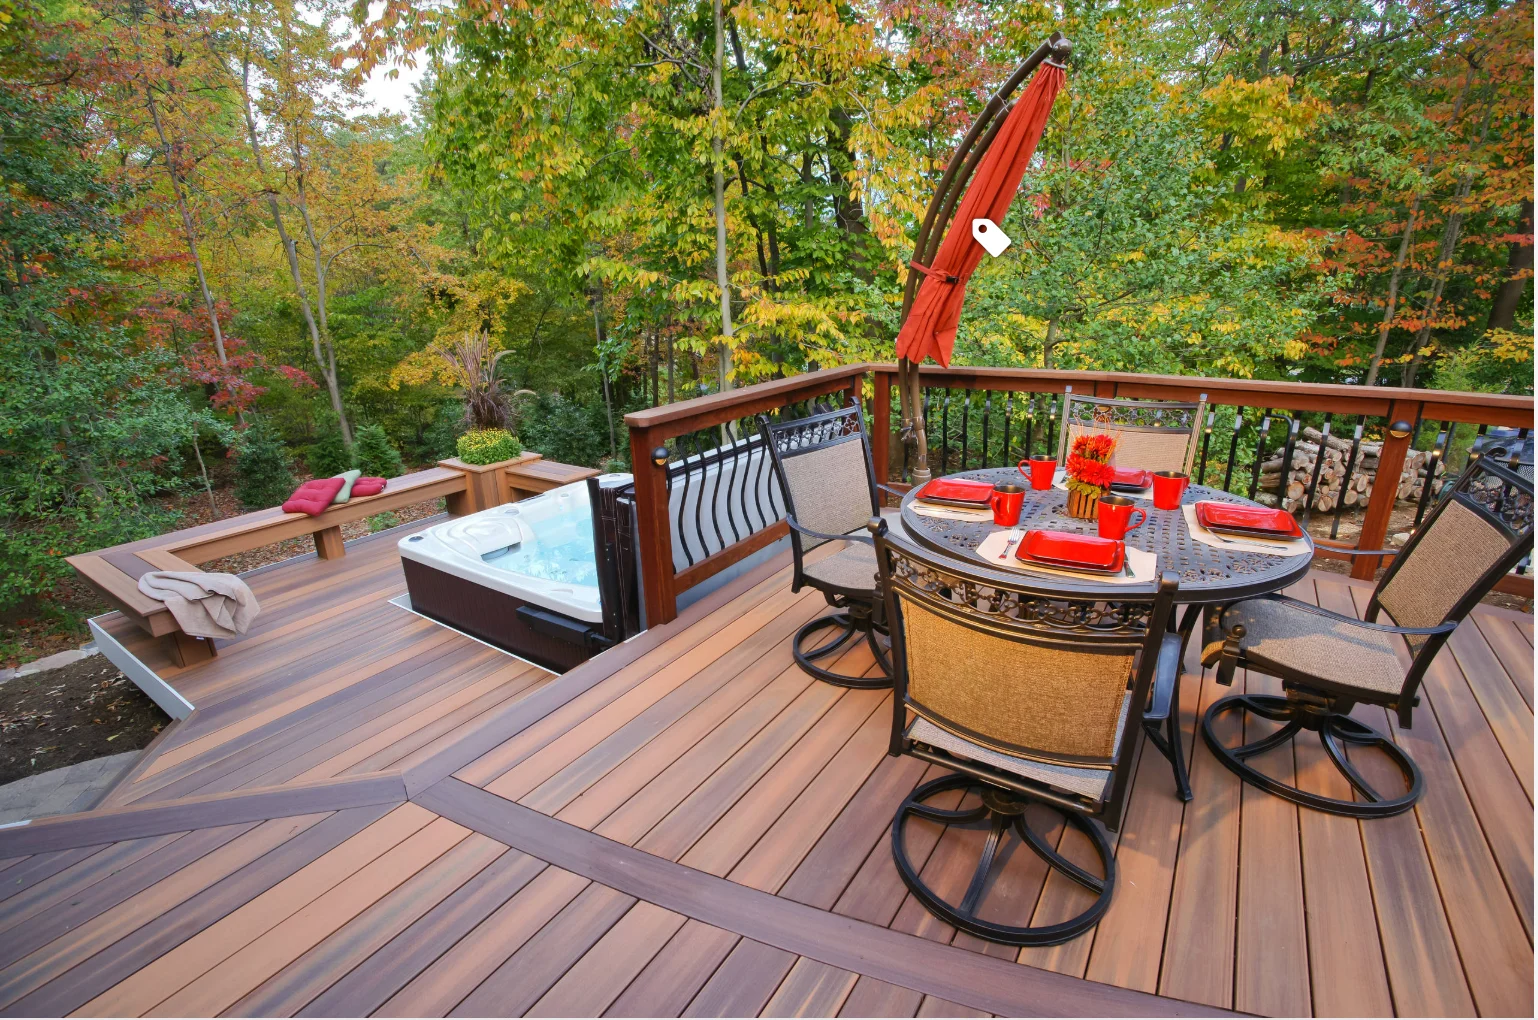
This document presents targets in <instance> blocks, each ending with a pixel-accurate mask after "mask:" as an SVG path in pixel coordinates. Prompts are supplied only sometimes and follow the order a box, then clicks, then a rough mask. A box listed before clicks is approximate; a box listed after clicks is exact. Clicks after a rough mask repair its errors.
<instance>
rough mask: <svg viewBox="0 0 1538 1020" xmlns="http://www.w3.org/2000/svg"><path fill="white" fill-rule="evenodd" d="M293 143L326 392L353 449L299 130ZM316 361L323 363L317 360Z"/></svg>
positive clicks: (295, 177) (300, 208) (295, 180)
mask: <svg viewBox="0 0 1538 1020" xmlns="http://www.w3.org/2000/svg"><path fill="white" fill-rule="evenodd" d="M292 130H293V132H294V141H293V144H292V146H291V151H292V152H293V154H294V169H295V170H296V171H297V172H296V173H295V174H294V192H295V197H296V198H297V199H298V203H297V204H298V206H299V220H300V222H301V223H303V224H304V236H305V240H307V241H309V243H310V254H311V256H312V259H313V261H314V262H315V315H316V320H317V322H316V325H318V326H319V328H320V346H321V348H322V349H323V350H324V351H325V355H326V360H325V362H324V363H323V364H322V366H321V368H322V371H323V372H324V373H325V375H326V388H327V389H328V390H330V391H331V393H332V397H333V399H332V404H333V405H334V406H335V407H336V408H337V412H336V414H337V420H338V423H339V424H340V425H341V428H342V441H343V442H345V443H346V444H347V445H348V446H351V445H352V426H351V425H350V424H349V423H348V421H347V415H346V414H344V413H343V412H342V410H341V407H342V396H341V392H340V389H339V387H338V385H337V373H336V348H335V347H333V346H332V344H331V326H330V324H329V323H328V322H327V321H326V264H325V262H324V261H323V260H322V258H321V250H320V241H319V240H317V239H316V237H315V224H314V223H313V222H312V221H311V220H310V201H309V196H308V195H307V194H306V193H305V171H304V154H303V153H302V152H301V151H300V149H299V142H298V126H297V125H296V126H295V127H294V128H293V129H292ZM316 360H317V361H318V360H320V359H319V357H318V356H317V358H316Z"/></svg>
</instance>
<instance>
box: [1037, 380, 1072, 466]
mask: <svg viewBox="0 0 1538 1020" xmlns="http://www.w3.org/2000/svg"><path fill="white" fill-rule="evenodd" d="M1063 413H1064V414H1067V413H1068V395H1067V394H1066V393H1065V394H1064V395H1063ZM1056 436H1057V397H1056V395H1054V396H1052V397H1051V398H1050V400H1049V402H1048V404H1047V431H1046V434H1045V435H1043V436H1042V437H1041V438H1042V445H1043V446H1044V447H1045V449H1044V450H1043V452H1044V453H1050V454H1052V455H1053V456H1054V457H1055V456H1057V449H1056V448H1055V447H1054V446H1053V443H1055V442H1056V441H1057V440H1056V438H1055V437H1056ZM1064 459H1065V460H1066V459H1067V458H1066V451H1065V457H1064Z"/></svg>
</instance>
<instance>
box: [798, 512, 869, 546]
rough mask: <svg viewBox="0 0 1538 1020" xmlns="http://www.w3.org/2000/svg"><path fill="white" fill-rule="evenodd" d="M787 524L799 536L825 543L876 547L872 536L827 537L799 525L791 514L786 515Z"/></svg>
mask: <svg viewBox="0 0 1538 1020" xmlns="http://www.w3.org/2000/svg"><path fill="white" fill-rule="evenodd" d="M785 523H786V524H788V525H790V528H791V530H792V531H794V532H795V533H796V534H798V535H805V536H806V537H807V538H818V539H822V540H823V541H824V542H864V543H865V544H866V545H870V546H874V545H875V544H876V540H875V539H874V538H872V537H871V536H870V535H856V534H852V533H851V534H848V535H826V534H823V533H822V532H821V531H813V530H812V529H811V528H804V527H802V526H801V525H799V524H797V523H796V519H795V518H794V517H792V516H790V515H789V514H786V515H785Z"/></svg>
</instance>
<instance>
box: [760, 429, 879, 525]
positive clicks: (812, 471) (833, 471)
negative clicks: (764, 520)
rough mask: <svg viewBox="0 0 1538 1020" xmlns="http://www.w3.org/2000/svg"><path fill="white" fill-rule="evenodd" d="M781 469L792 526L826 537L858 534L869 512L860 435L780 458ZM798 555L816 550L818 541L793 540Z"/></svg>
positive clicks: (868, 496)
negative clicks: (799, 548) (855, 532)
mask: <svg viewBox="0 0 1538 1020" xmlns="http://www.w3.org/2000/svg"><path fill="white" fill-rule="evenodd" d="M780 468H781V470H782V472H783V473H784V479H785V487H786V489H787V490H788V491H787V495H788V496H789V497H790V503H791V508H792V511H793V513H794V516H795V518H796V523H797V524H800V525H801V526H802V527H803V528H810V529H811V530H813V531H821V532H823V533H824V534H828V535H847V534H848V533H849V532H851V531H854V530H855V529H857V528H863V527H864V526H865V522H866V521H869V520H870V518H871V514H872V512H873V510H872V508H871V499H870V483H869V480H868V478H867V475H868V474H869V469H868V468H867V466H866V463H865V443H864V438H863V436H862V434H861V433H859V432H855V433H853V434H851V435H849V436H848V437H846V438H844V439H842V440H840V441H836V442H833V443H828V444H826V445H821V446H816V447H813V448H812V449H810V450H807V451H806V452H804V453H803V452H799V451H792V452H788V453H783V454H781V460H780ZM797 537H798V538H799V540H800V541H801V548H802V549H803V550H811V549H815V548H817V547H818V546H819V545H822V544H823V543H822V542H821V541H820V540H818V539H813V538H808V537H806V536H804V535H802V536H797Z"/></svg>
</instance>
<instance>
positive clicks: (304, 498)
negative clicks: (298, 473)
mask: <svg viewBox="0 0 1538 1020" xmlns="http://www.w3.org/2000/svg"><path fill="white" fill-rule="evenodd" d="M342 485H343V480H342V479H341V478H312V479H310V480H309V481H308V482H305V483H304V484H303V485H301V486H299V488H297V489H295V490H294V494H293V495H292V496H290V497H288V500H287V501H286V502H285V503H284V504H283V510H284V512H285V513H291V514H309V515H310V516H311V517H319V516H320V515H321V514H323V513H325V512H326V508H327V507H328V506H330V505H331V501H332V500H333V499H335V498H336V494H337V493H339V492H341V491H342Z"/></svg>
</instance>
